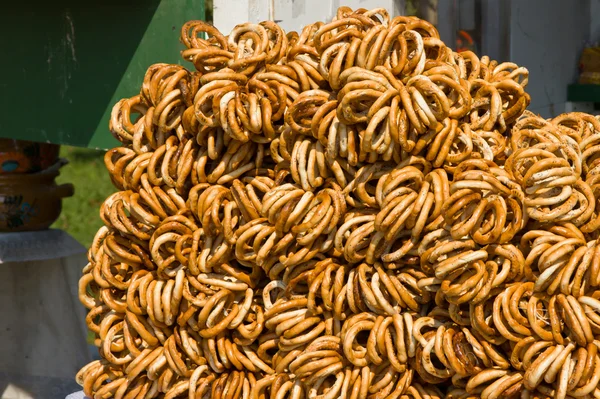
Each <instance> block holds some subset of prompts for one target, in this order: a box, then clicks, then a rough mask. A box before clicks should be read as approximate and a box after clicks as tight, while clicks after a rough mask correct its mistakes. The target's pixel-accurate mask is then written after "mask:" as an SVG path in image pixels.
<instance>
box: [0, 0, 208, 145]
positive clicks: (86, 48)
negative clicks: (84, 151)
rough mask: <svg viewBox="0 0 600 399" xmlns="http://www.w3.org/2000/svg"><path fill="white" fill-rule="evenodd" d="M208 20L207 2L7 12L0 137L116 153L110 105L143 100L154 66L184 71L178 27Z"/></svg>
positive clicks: (45, 6) (20, 6) (58, 1)
mask: <svg viewBox="0 0 600 399" xmlns="http://www.w3.org/2000/svg"><path fill="white" fill-rule="evenodd" d="M203 18H204V0H145V1H144V0H126V1H125V0H121V1H115V0H108V1H102V0H88V1H77V0H53V1H47V0H45V1H42V0H30V1H13V2H10V3H8V4H3V5H2V10H1V11H0V137H9V138H18V139H23V140H32V141H41V142H52V143H57V144H68V145H74V146H80V147H90V148H103V149H106V148H111V147H114V146H115V145H117V144H118V142H117V141H116V140H115V139H114V138H113V137H112V135H111V134H110V132H109V131H108V120H109V117H110V111H111V109H112V106H113V104H114V103H116V102H117V101H118V100H120V99H121V98H124V97H130V96H133V95H135V94H137V93H139V89H140V86H141V83H142V80H143V77H144V73H145V72H146V69H147V68H148V67H149V66H150V65H152V64H154V63H157V62H168V63H178V64H184V63H185V62H184V61H183V60H182V59H181V57H180V51H181V50H182V48H183V45H182V44H181V43H180V42H179V32H180V29H181V26H182V25H183V24H184V23H185V22H186V21H188V20H191V19H203ZM185 64H188V65H187V66H188V67H189V66H191V64H189V63H185Z"/></svg>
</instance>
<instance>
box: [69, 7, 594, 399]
mask: <svg viewBox="0 0 600 399" xmlns="http://www.w3.org/2000/svg"><path fill="white" fill-rule="evenodd" d="M181 41H182V42H183V44H184V45H185V50H184V51H183V52H182V56H183V58H184V59H185V60H186V61H189V62H191V64H192V65H193V70H188V69H186V68H184V67H182V66H179V65H169V64H155V65H153V66H151V67H150V68H149V69H148V72H147V73H146V76H145V77H144V81H143V83H142V87H141V91H140V93H139V94H138V95H136V96H134V97H132V98H127V99H123V100H121V101H119V102H118V103H117V104H116V105H115V106H114V108H113V111H112V117H111V120H110V130H111V132H112V134H113V135H114V136H115V137H116V138H117V139H118V140H119V141H120V142H121V143H122V146H120V147H118V148H114V149H112V150H110V151H108V152H107V153H106V156H105V163H106V167H107V169H108V172H109V173H110V177H111V179H112V181H113V183H114V185H115V186H116V187H117V189H118V190H119V191H118V192H116V193H115V194H113V195H111V196H110V197H109V198H107V199H106V201H105V202H104V204H103V205H102V207H101V210H100V217H101V218H102V220H103V222H104V226H103V227H102V228H101V229H100V230H99V231H98V233H97V235H96V236H95V238H94V241H93V244H92V246H91V248H90V250H89V253H88V258H89V263H88V264H87V266H85V268H84V269H83V276H82V278H81V280H80V284H79V297H80V299H81V302H82V303H83V304H84V306H85V307H86V308H87V309H88V310H89V313H88V316H87V324H88V327H89V329H90V330H91V331H92V332H93V333H94V334H95V345H96V346H97V347H98V350H99V352H100V355H101V358H102V360H98V361H94V362H92V363H90V364H88V365H87V366H85V367H84V368H82V369H81V371H80V372H79V373H78V374H77V377H76V378H77V381H78V382H79V383H80V384H81V385H82V386H83V389H84V392H85V393H86V395H87V396H89V397H90V398H123V399H133V398H138V399H141V398H189V399H237V398H243V399H250V398H252V399H261V398H263V399H266V398H270V399H309V398H311V399H312V398H314V399H336V398H342V399H365V398H370V399H383V398H393V399H399V398H402V399H404V398H413V399H442V398H448V399H474V398H482V399H496V398H512V397H515V398H516V397H521V398H523V399H530V398H531V399H533V398H540V399H542V398H544V399H545V398H553V399H564V398H577V399H580V398H590V399H591V398H592V397H595V398H598V397H600V389H598V384H599V382H600V357H599V355H600V354H599V353H598V347H599V346H600V243H599V241H598V239H599V234H598V233H597V232H598V231H599V230H598V229H599V228H600V204H599V203H598V200H599V199H600V119H597V118H595V117H593V116H590V115H587V114H582V113H577V112H574V113H569V114H564V115H560V116H558V117H556V118H554V119H549V120H546V119H543V118H541V117H539V116H536V115H534V114H533V113H531V112H529V111H527V109H526V108H527V106H528V105H529V103H530V97H529V95H528V94H527V93H526V91H525V87H526V85H527V81H528V71H527V70H526V69H525V68H523V67H519V66H518V65H515V64H513V63H510V62H505V63H498V62H496V61H493V60H490V59H489V58H488V57H482V58H479V57H478V56H476V55H475V54H473V53H471V52H468V51H466V52H461V53H456V52H454V51H452V50H451V49H450V48H448V47H447V46H446V45H445V44H444V43H443V42H442V41H441V40H440V38H439V34H438V32H437V30H436V29H435V27H434V26H432V25H431V24H429V23H428V22H426V21H423V20H420V19H418V18H415V17H404V16H399V17H394V18H391V17H390V16H389V15H388V13H387V12H386V11H385V10H384V9H375V10H365V9H358V10H352V9H350V8H348V7H341V8H339V9H338V11H337V14H336V16H335V17H334V18H333V20H332V21H330V22H328V23H322V22H316V23H314V24H312V25H309V26H306V27H305V28H304V29H303V30H302V32H299V33H296V32H289V33H286V32H284V31H283V30H282V29H281V27H279V26H278V25H277V24H275V23H273V22H262V23H259V24H252V23H246V24H242V25H238V26H237V27H236V28H235V29H234V30H233V31H232V32H231V33H230V34H229V36H224V35H223V34H222V33H221V32H219V31H218V30H217V29H215V28H214V27H212V26H210V25H208V24H206V23H204V22H201V21H191V22H188V23H186V24H185V25H184V26H183V28H182V30H181ZM596 206H599V208H596Z"/></svg>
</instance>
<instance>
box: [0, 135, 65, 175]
mask: <svg viewBox="0 0 600 399" xmlns="http://www.w3.org/2000/svg"><path fill="white" fill-rule="evenodd" d="M59 150H60V145H58V144H50V143H34V142H31V141H23V140H14V139H0V174H9V173H35V172H39V171H42V170H45V169H47V168H49V167H50V166H52V165H54V164H55V163H56V161H58V153H59Z"/></svg>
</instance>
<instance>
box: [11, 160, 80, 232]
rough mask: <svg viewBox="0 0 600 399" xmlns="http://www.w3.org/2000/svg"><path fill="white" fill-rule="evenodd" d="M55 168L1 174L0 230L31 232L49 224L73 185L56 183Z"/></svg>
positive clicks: (59, 210)
mask: <svg viewBox="0 0 600 399" xmlns="http://www.w3.org/2000/svg"><path fill="white" fill-rule="evenodd" d="M58 174H59V173H58V170H57V168H50V169H49V170H47V171H44V172H40V173H32V174H0V231H2V232H13V231H34V230H43V229H47V228H48V227H50V225H51V224H52V223H54V221H55V220H56V219H57V218H58V216H59V215H60V212H61V210H62V199H63V198H66V197H70V196H72V195H73V193H74V189H73V185H72V184H62V185H60V186H59V185H56V183H55V181H54V179H55V178H56V176H58Z"/></svg>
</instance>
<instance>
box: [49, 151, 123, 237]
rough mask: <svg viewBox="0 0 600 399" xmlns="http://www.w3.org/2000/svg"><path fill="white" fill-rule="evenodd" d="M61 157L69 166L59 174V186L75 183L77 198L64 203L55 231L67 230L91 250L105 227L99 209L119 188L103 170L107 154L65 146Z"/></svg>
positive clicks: (66, 199) (104, 169) (55, 224)
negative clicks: (99, 231) (97, 236)
mask: <svg viewBox="0 0 600 399" xmlns="http://www.w3.org/2000/svg"><path fill="white" fill-rule="evenodd" d="M60 156H61V157H63V158H66V159H68V160H69V164H68V165H66V166H63V167H62V169H61V170H60V176H59V177H58V178H57V183H58V184H62V183H72V184H73V185H74V186H75V195H74V196H72V197H70V198H65V199H64V200H63V210H62V213H61V215H60V217H59V218H58V220H57V221H56V222H55V223H54V224H53V225H52V227H53V228H57V229H62V230H65V231H66V232H67V233H69V234H70V235H71V236H73V237H74V238H75V239H76V240H77V241H79V242H80V243H81V244H82V245H84V246H86V247H89V246H90V244H91V243H92V240H93V239H94V235H95V234H96V231H98V229H99V228H100V226H102V220H101V219H100V215H99V210H100V205H101V204H102V202H103V201H104V200H105V199H106V197H108V196H109V195H110V194H112V193H114V192H115V191H116V188H115V187H114V186H113V185H112V183H111V182H110V178H109V176H108V171H107V170H106V168H105V167H104V161H103V157H104V151H97V150H91V149H87V148H77V147H69V146H62V147H61V150H60Z"/></svg>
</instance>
